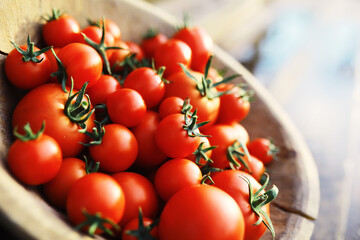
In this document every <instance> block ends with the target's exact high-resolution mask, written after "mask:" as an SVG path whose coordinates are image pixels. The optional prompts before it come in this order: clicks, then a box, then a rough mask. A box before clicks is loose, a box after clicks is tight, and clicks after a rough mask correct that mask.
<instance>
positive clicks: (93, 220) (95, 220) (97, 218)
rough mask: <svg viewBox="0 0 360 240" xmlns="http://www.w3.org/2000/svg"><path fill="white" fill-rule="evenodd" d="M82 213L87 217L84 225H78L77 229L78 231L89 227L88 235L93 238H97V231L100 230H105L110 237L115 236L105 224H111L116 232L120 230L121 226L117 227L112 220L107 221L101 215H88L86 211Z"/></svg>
mask: <svg viewBox="0 0 360 240" xmlns="http://www.w3.org/2000/svg"><path fill="white" fill-rule="evenodd" d="M82 213H83V214H84V216H85V218H86V219H85V221H83V222H82V223H80V224H79V225H77V226H76V227H75V229H76V230H80V229H82V228H83V227H86V226H88V227H89V229H88V234H89V235H90V236H91V237H94V236H95V231H96V230H97V229H98V228H99V229H101V230H103V231H104V232H105V233H106V234H108V235H110V236H114V233H113V231H111V230H110V229H109V228H107V227H106V226H105V225H104V224H110V225H111V226H112V227H114V228H115V229H116V230H120V227H119V225H117V224H116V223H114V222H113V221H112V220H110V219H105V218H102V217H101V214H100V213H95V214H90V213H88V212H87V211H86V210H85V209H84V210H83V211H82Z"/></svg>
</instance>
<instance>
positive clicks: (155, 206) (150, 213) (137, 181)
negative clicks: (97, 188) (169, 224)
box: [112, 172, 159, 226]
mask: <svg viewBox="0 0 360 240" xmlns="http://www.w3.org/2000/svg"><path fill="white" fill-rule="evenodd" d="M112 177H113V178H114V179H115V180H116V182H117V183H119V185H120V186H121V188H122V190H123V191H124V196H125V212H124V216H123V217H122V219H121V221H120V222H119V225H120V226H125V225H126V224H127V223H128V222H130V221H131V220H132V219H134V218H137V216H138V214H139V208H140V207H141V209H142V212H143V215H144V216H145V217H149V218H154V217H155V216H156V214H157V213H158V210H159V199H158V196H157V194H156V191H155V188H154V186H153V185H152V183H151V182H150V181H149V180H147V179H146V178H145V177H144V176H142V175H140V174H138V173H133V172H120V173H116V174H114V175H112Z"/></svg>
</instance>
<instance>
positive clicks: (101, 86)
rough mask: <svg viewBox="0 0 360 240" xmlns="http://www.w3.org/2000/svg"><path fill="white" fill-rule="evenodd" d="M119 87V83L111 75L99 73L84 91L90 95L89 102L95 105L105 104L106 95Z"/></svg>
mask: <svg viewBox="0 0 360 240" xmlns="http://www.w3.org/2000/svg"><path fill="white" fill-rule="evenodd" d="M120 88H121V85H120V83H119V82H118V81H117V80H116V79H115V78H114V77H113V76H110V75H101V77H100V79H99V80H98V81H97V82H96V83H95V84H94V85H93V86H92V87H91V88H89V89H87V90H86V92H87V93H88V94H89V96H90V99H91V103H92V104H93V105H97V104H100V103H103V104H105V103H106V100H107V98H108V96H109V95H110V94H112V93H114V92H115V91H116V90H118V89H120Z"/></svg>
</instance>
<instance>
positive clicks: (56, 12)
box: [42, 8, 63, 22]
mask: <svg viewBox="0 0 360 240" xmlns="http://www.w3.org/2000/svg"><path fill="white" fill-rule="evenodd" d="M62 15H63V13H62V12H61V11H60V10H59V9H56V8H53V9H51V15H47V16H46V17H42V19H44V20H45V21H46V22H50V21H54V20H58V19H59V18H60V17H61V16H62Z"/></svg>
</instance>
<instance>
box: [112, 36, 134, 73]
mask: <svg viewBox="0 0 360 240" xmlns="http://www.w3.org/2000/svg"><path fill="white" fill-rule="evenodd" d="M115 46H116V47H120V48H121V49H109V50H108V51H106V56H107V58H108V60H109V64H110V66H111V69H112V71H114V72H119V71H121V70H122V66H120V64H121V63H122V62H123V61H124V60H125V58H126V57H127V56H129V55H130V54H131V52H130V49H129V46H128V45H127V44H126V43H125V42H123V41H118V42H116V43H115Z"/></svg>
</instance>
